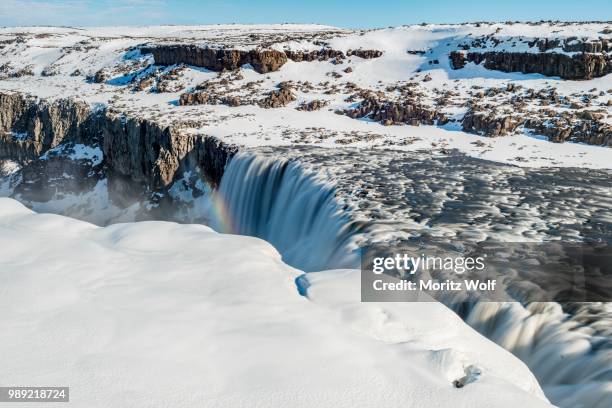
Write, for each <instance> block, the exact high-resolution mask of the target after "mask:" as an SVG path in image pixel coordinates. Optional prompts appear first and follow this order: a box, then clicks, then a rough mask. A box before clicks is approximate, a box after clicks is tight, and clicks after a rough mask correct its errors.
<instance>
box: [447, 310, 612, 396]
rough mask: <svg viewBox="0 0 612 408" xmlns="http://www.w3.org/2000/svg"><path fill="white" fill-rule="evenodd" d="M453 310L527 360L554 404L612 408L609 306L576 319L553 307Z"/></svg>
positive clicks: (577, 315)
mask: <svg viewBox="0 0 612 408" xmlns="http://www.w3.org/2000/svg"><path fill="white" fill-rule="evenodd" d="M449 306H450V307H451V309H454V310H455V311H456V312H457V313H458V314H459V315H460V316H461V317H462V318H463V319H464V320H465V322H466V323H468V324H469V325H470V326H472V327H473V328H475V329H476V330H478V331H479V332H480V333H482V334H483V335H485V336H486V337H488V338H489V339H491V340H493V341H495V342H496V343H497V344H499V345H500V346H502V347H504V348H505V349H506V350H509V351H511V352H512V353H513V354H514V355H515V356H517V357H518V358H520V359H521V360H523V361H524V362H525V363H526V364H527V365H528V366H529V368H530V369H531V371H532V372H533V374H534V375H535V376H536V378H538V380H539V382H540V385H541V386H542V388H543V390H544V392H545V393H546V395H547V397H548V398H549V399H550V400H551V402H553V403H555V404H558V405H560V406H563V407H585V408H586V407H588V408H598V407H601V408H608V407H610V406H612V342H611V341H610V333H609V330H610V328H609V325H610V317H611V315H612V308H611V307H610V306H611V305H610V304H584V305H582V306H580V308H579V309H578V310H577V311H575V312H574V313H573V315H568V314H566V313H564V312H563V311H562V309H561V306H560V305H559V304H558V303H553V302H549V303H531V304H529V305H528V306H527V307H523V306H522V305H521V304H520V303H495V302H479V303H475V304H473V305H471V307H469V308H463V310H460V309H461V306H464V304H454V305H453V304H450V305H449ZM587 315H588V316H587ZM598 326H599V327H598ZM604 326H605V327H604Z"/></svg>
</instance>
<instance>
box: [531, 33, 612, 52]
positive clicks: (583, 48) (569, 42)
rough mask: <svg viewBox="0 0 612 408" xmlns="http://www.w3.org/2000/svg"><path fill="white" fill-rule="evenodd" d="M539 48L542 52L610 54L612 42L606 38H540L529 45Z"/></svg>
mask: <svg viewBox="0 0 612 408" xmlns="http://www.w3.org/2000/svg"><path fill="white" fill-rule="evenodd" d="M529 45H530V46H534V45H535V46H537V47H538V49H539V50H540V51H541V52H546V51H549V50H554V49H556V48H560V49H562V50H563V51H565V52H591V53H599V52H608V51H611V50H612V42H611V41H610V40H608V39H605V38H600V39H599V40H590V41H583V40H580V39H578V37H570V38H564V39H559V38H552V39H551V38H540V39H536V40H535V41H534V42H532V43H530V44H529Z"/></svg>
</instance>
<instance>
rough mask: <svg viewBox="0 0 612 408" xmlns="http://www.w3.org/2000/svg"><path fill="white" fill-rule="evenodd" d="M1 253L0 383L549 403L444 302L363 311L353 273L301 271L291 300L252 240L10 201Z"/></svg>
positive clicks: (190, 395)
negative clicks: (301, 285) (79, 216)
mask: <svg viewBox="0 0 612 408" xmlns="http://www.w3.org/2000/svg"><path fill="white" fill-rule="evenodd" d="M0 246H1V247H2V248H3V250H2V252H0V287H2V296H1V297H0V309H1V310H3V312H4V313H3V319H2V321H1V322H0V354H2V356H3V364H2V365H3V370H2V372H3V373H2V382H3V384H18V385H41V386H44V385H58V386H59V385H67V386H70V387H71V392H70V399H71V405H72V406H75V407H88V408H89V407H107V406H128V405H129V406H149V407H166V406H172V407H175V408H180V407H189V406H202V405H204V406H206V407H237V406H249V407H270V406H291V407H313V406H317V407H351V408H354V407H357V406H358V407H398V406H402V407H422V406H424V405H426V406H450V405H452V406H456V407H474V406H475V404H477V405H478V406H490V407H515V406H517V405H519V406H528V407H544V406H550V405H548V403H547V402H546V400H545V399H544V397H543V396H542V395H543V394H542V392H541V390H540V389H539V387H538V385H537V383H536V381H535V380H534V378H533V376H532V375H531V374H530V373H529V371H528V370H527V368H526V367H525V366H524V365H523V364H522V363H521V362H520V361H519V360H517V359H516V358H514V357H513V356H511V355H510V354H509V353H508V352H506V351H504V350H503V349H501V348H500V347H498V346H496V345H494V344H493V343H492V342H490V341H488V340H486V339H485V338H483V337H482V336H480V335H478V334H477V333H476V332H475V331H473V330H472V329H470V328H468V327H467V326H466V325H465V324H463V323H462V322H461V321H460V319H459V318H458V317H457V316H456V315H455V314H454V313H452V312H451V311H450V310H448V309H446V308H445V307H443V306H442V305H440V304H437V303H415V304H409V303H406V304H392V303H390V304H375V303H372V304H362V303H360V302H359V272H358V271H352V270H344V271H325V272H319V273H314V274H309V275H308V276H307V277H306V278H304V277H302V278H301V279H302V280H303V279H307V280H308V282H309V285H310V286H309V288H308V289H307V290H306V292H305V295H306V296H300V294H299V293H298V289H297V287H296V284H295V279H296V278H297V277H299V276H301V275H302V273H301V272H300V271H298V270H296V269H293V268H290V267H289V266H287V265H285V264H284V263H282V261H281V258H280V255H279V254H278V253H277V252H276V251H275V250H274V249H273V247H272V246H271V245H269V244H267V243H266V242H264V241H262V240H259V239H256V238H250V237H244V236H234V235H222V234H218V233H215V232H213V231H212V230H211V229H210V228H208V227H205V226H202V225H179V224H174V223H168V222H140V223H131V224H116V225H113V226H109V227H105V228H101V227H96V226H94V225H92V224H88V223H85V222H81V221H77V220H74V219H70V218H66V217H62V216H57V215H49V214H36V213H33V212H32V211H30V210H28V209H26V208H25V207H23V206H22V205H21V204H19V203H18V202H17V201H14V200H12V199H7V198H3V199H0ZM466 373H468V374H469V373H471V376H472V377H473V378H472V380H473V382H471V383H469V384H467V385H466V386H465V387H464V388H461V389H456V388H454V387H453V385H452V381H454V380H455V379H457V378H459V377H463V376H464V375H466ZM477 373H480V375H478V374H477Z"/></svg>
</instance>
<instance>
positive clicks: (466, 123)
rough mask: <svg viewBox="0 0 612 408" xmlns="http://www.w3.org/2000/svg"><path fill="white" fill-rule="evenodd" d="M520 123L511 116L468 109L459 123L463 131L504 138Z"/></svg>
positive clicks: (519, 120) (518, 119) (520, 121)
mask: <svg viewBox="0 0 612 408" xmlns="http://www.w3.org/2000/svg"><path fill="white" fill-rule="evenodd" d="M521 123H522V120H521V119H520V118H517V117H516V116H511V115H499V116H498V115H495V113H493V112H488V111H478V110H476V109H475V108H470V109H469V110H468V112H467V113H466V114H465V115H464V117H463V120H462V121H461V126H462V128H463V131H465V132H471V133H477V134H480V135H483V136H489V137H496V136H504V135H507V134H509V133H512V132H514V130H516V128H517V127H518V126H519V125H520V124H521Z"/></svg>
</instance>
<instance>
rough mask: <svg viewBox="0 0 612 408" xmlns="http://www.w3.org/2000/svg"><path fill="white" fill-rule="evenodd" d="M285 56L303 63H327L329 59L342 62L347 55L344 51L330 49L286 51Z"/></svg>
mask: <svg viewBox="0 0 612 408" xmlns="http://www.w3.org/2000/svg"><path fill="white" fill-rule="evenodd" d="M285 55H287V58H289V59H290V60H291V61H294V62H302V61H309V62H310V61H326V60H329V59H334V58H335V59H338V60H342V59H344V58H345V55H344V53H343V52H342V51H338V50H332V49H330V48H321V49H320V50H313V51H290V50H287V51H285Z"/></svg>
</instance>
